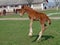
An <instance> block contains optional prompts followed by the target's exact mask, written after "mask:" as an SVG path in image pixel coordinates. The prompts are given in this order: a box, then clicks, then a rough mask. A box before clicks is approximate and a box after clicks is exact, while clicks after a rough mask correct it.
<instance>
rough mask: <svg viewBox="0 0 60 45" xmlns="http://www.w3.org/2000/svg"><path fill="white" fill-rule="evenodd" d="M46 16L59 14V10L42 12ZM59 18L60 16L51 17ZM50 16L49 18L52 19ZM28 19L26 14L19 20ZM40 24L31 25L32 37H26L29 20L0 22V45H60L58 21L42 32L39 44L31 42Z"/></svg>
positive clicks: (11, 16) (59, 25) (59, 24)
mask: <svg viewBox="0 0 60 45" xmlns="http://www.w3.org/2000/svg"><path fill="white" fill-rule="evenodd" d="M43 12H44V13H46V14H49V13H56V12H60V10H58V11H56V10H48V11H43ZM52 16H53V17H55V16H58V17H59V16H60V14H56V15H52ZM52 16H51V17H52ZM26 17H28V16H27V15H26V14H25V15H24V16H23V17H21V18H26ZM0 18H20V16H19V14H11V15H10V14H9V15H6V16H0ZM40 30H41V28H40V23H39V22H38V21H37V22H34V24H33V31H34V33H33V37H32V38H30V37H29V36H28V32H29V20H0V45H60V20H52V24H51V25H50V26H49V27H48V29H47V30H46V31H45V32H44V34H43V36H42V38H41V40H39V42H33V41H34V40H35V39H36V37H37V34H38V33H39V31H40Z"/></svg>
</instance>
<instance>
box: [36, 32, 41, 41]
mask: <svg viewBox="0 0 60 45" xmlns="http://www.w3.org/2000/svg"><path fill="white" fill-rule="evenodd" d="M41 36H42V31H41V32H40V33H39V37H38V39H37V41H38V40H39V39H41Z"/></svg>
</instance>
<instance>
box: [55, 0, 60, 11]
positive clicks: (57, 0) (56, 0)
mask: <svg viewBox="0 0 60 45" xmlns="http://www.w3.org/2000/svg"><path fill="white" fill-rule="evenodd" d="M59 2H60V0H55V4H56V9H57V10H58V8H59Z"/></svg>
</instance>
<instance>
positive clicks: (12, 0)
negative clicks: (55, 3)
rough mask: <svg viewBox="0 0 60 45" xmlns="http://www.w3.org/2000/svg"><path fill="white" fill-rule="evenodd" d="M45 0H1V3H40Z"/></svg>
mask: <svg viewBox="0 0 60 45" xmlns="http://www.w3.org/2000/svg"><path fill="white" fill-rule="evenodd" d="M40 2H43V0H0V5H13V4H28V3H40Z"/></svg>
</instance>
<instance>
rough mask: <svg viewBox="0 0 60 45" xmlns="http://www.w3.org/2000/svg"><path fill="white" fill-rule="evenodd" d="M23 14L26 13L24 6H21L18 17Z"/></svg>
mask: <svg viewBox="0 0 60 45" xmlns="http://www.w3.org/2000/svg"><path fill="white" fill-rule="evenodd" d="M25 12H26V11H25V5H23V6H22V7H21V9H20V16H22V15H24V13H25Z"/></svg>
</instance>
